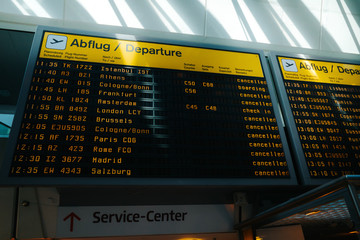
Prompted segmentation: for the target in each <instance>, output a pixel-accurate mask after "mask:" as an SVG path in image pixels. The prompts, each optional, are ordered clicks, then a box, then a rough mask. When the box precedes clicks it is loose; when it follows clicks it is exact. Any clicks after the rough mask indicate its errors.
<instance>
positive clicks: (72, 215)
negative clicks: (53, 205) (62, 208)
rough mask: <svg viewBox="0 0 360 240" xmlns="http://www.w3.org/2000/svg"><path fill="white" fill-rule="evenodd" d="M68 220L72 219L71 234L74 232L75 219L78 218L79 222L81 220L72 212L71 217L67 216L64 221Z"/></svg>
mask: <svg viewBox="0 0 360 240" xmlns="http://www.w3.org/2000/svg"><path fill="white" fill-rule="evenodd" d="M68 218H70V232H72V231H73V230H74V218H76V219H77V220H78V221H80V220H81V218H80V217H79V216H78V215H76V214H75V213H74V212H71V213H70V214H69V215H67V216H66V217H65V218H64V221H66V220H68Z"/></svg>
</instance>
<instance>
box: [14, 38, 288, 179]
mask: <svg viewBox="0 0 360 240" xmlns="http://www.w3.org/2000/svg"><path fill="white" fill-rule="evenodd" d="M38 39H39V41H38V43H36V41H35V43H36V44H38V45H39V47H38V49H37V52H36V54H35V57H34V58H33V59H34V60H33V61H32V62H31V61H30V62H29V64H30V63H32V65H30V66H28V68H29V69H30V70H29V69H28V74H27V77H26V78H25V81H26V83H25V85H24V87H23V96H22V97H24V100H23V101H21V102H22V105H21V106H20V107H19V108H20V109H21V110H22V112H21V113H17V116H16V119H18V120H17V122H15V123H14V131H13V133H12V138H13V139H12V141H13V150H12V151H11V154H10V155H9V156H10V159H11V161H10V162H11V164H9V166H8V168H7V171H8V173H7V174H8V176H9V179H15V178H21V177H50V178H51V177H52V178H56V177H61V178H66V177H68V178H71V177H76V178H77V179H79V178H80V177H91V178H100V177H102V178H116V179H139V178H148V179H153V178H169V179H173V178H179V179H190V178H191V179H201V178H203V179H204V178H209V179H216V178H220V179H280V180H281V181H284V183H285V184H289V183H291V182H293V173H292V171H293V169H292V165H291V163H289V152H288V149H287V145H286V142H285V140H284V133H283V130H282V127H279V124H278V121H277V120H276V119H277V118H278V113H277V112H276V111H274V108H273V106H274V100H273V97H271V94H270V91H269V83H268V79H267V77H266V76H265V74H264V72H263V67H262V65H261V61H262V60H261V58H260V56H261V55H260V54H259V53H246V52H235V51H225V50H215V49H208V48H198V47H188V46H180V45H169V44H168V45H167V44H159V43H150V42H136V41H130V40H120V39H117V38H106V37H94V36H85V35H77V34H74V33H72V34H69V33H61V32H56V31H44V32H43V34H42V35H40V37H38ZM271 87H273V86H272V85H271ZM19 114H21V116H19ZM232 184H233V183H232ZM264 184H267V183H264Z"/></svg>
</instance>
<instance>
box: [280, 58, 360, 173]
mask: <svg viewBox="0 0 360 240" xmlns="http://www.w3.org/2000/svg"><path fill="white" fill-rule="evenodd" d="M277 65H278V66H280V71H281V75H282V78H283V83H279V86H280V85H281V86H280V87H282V88H283V91H282V93H283V101H284V103H285V102H286V104H284V106H285V108H289V109H285V112H287V114H288V118H287V119H288V124H289V126H293V128H292V134H291V135H292V137H293V142H294V143H295V144H294V146H295V151H297V154H298V156H299V160H300V161H303V162H304V163H303V164H304V166H303V169H305V170H304V172H305V176H307V177H305V178H308V179H324V178H325V179H326V178H327V179H328V178H336V177H340V176H342V175H351V174H359V173H360V161H359V160H360V101H359V100H360V64H359V63H356V64H355V63H341V62H340V61H339V62H335V61H320V60H309V59H303V58H293V57H281V56H277ZM295 132H296V133H295ZM300 164H301V162H300Z"/></svg>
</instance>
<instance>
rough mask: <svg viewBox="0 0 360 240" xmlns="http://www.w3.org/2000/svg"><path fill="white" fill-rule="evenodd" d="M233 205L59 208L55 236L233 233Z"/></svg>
mask: <svg viewBox="0 0 360 240" xmlns="http://www.w3.org/2000/svg"><path fill="white" fill-rule="evenodd" d="M233 226H234V206H233V205H232V204H228V205H169V206H167V205H166V206H124V207H119V206H99V207H97V206H90V207H59V212H58V219H57V234H56V237H96V236H131V235H152V234H183V233H211V232H233V231H234V229H233Z"/></svg>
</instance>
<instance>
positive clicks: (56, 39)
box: [46, 34, 67, 50]
mask: <svg viewBox="0 0 360 240" xmlns="http://www.w3.org/2000/svg"><path fill="white" fill-rule="evenodd" d="M66 43H67V37H66V36H62V35H54V34H50V35H48V37H47V40H46V48H48V49H57V50H65V48H66Z"/></svg>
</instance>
